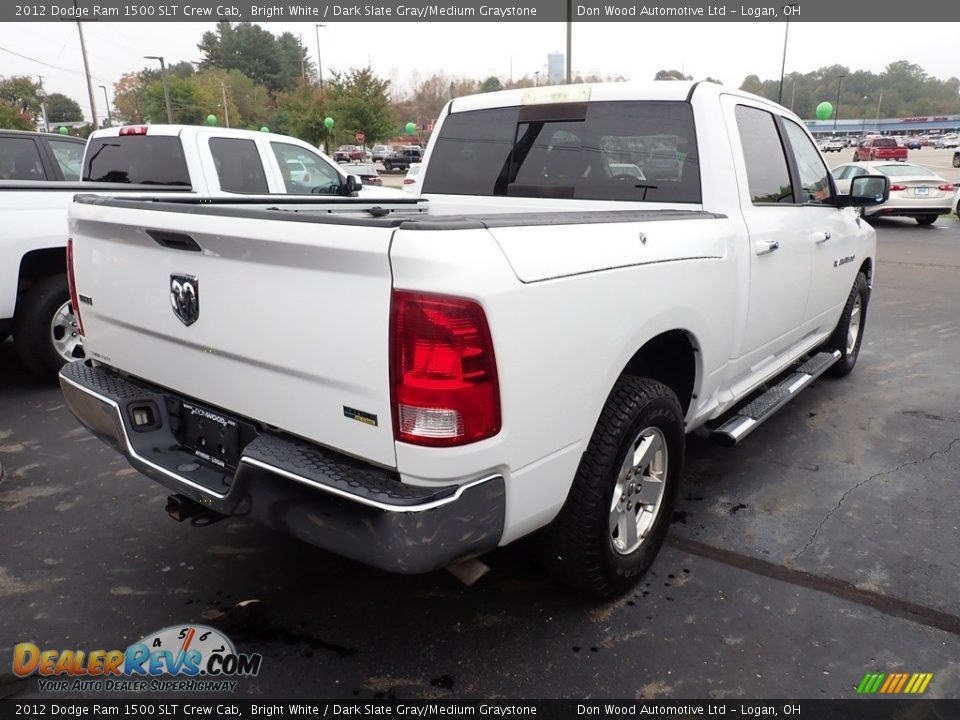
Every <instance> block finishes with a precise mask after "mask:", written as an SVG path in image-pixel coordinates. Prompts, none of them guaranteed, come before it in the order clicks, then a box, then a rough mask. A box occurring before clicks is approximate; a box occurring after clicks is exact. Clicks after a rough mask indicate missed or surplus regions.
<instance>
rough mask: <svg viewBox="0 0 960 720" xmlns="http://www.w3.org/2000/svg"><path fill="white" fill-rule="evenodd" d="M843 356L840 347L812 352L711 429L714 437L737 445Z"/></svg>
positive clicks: (718, 440) (722, 443)
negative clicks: (727, 418) (771, 385)
mask: <svg viewBox="0 0 960 720" xmlns="http://www.w3.org/2000/svg"><path fill="white" fill-rule="evenodd" d="M839 359H840V351H839V350H834V351H833V352H822V353H817V354H816V355H814V356H812V357H811V358H810V359H809V360H807V361H806V362H804V363H803V365H801V366H800V367H798V368H797V369H796V370H794V371H793V372H792V373H790V375H788V376H787V377H786V378H784V379H783V380H781V381H780V382H779V383H777V384H776V385H774V386H773V387H771V388H770V389H769V390H767V391H766V392H765V393H763V395H761V396H760V397H758V398H756V399H755V400H752V401H751V402H749V403H747V404H746V405H744V406H743V407H742V408H739V409H738V410H737V411H736V412H735V414H734V415H733V417H731V418H730V419H729V420H727V421H725V422H724V423H723V425H721V426H719V427H718V428H716V429H715V430H713V432H711V433H710V438H711V439H712V440H715V441H716V442H718V443H720V444H721V445H725V446H727V447H732V446H734V445H736V444H737V443H738V442H740V441H741V440H743V438H745V437H746V436H747V435H749V434H750V433H752V432H753V431H754V430H756V429H757V427H758V426H759V425H760V424H761V423H763V421H764V420H768V419H769V418H770V417H771V416H772V415H773V414H774V413H775V412H777V410H779V409H780V408H782V407H783V406H784V405H786V404H787V403H788V402H790V401H791V400H793V398H795V397H796V396H797V394H798V393H799V392H800V391H801V390H803V389H804V388H805V387H807V386H808V385H809V384H810V383H812V382H813V381H814V380H816V379H817V378H818V377H820V376H821V375H823V373H824V372H826V370H827V368H829V367H830V366H831V365H833V364H834V363H835V362H836V361H837V360H839Z"/></svg>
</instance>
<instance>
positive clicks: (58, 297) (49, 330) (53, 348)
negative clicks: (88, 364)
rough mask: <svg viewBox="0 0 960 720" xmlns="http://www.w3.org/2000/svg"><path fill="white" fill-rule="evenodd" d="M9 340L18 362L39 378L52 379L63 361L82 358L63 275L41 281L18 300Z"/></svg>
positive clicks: (65, 279)
mask: <svg viewBox="0 0 960 720" xmlns="http://www.w3.org/2000/svg"><path fill="white" fill-rule="evenodd" d="M13 337H14V341H15V342H14V347H15V349H16V351H17V354H18V355H19V356H20V360H21V361H22V362H23V364H24V365H26V366H27V367H28V368H30V369H31V370H33V371H34V372H35V373H37V374H38V375H41V376H43V377H55V376H56V374H57V373H58V372H59V371H60V368H61V367H62V366H63V364H64V363H65V362H68V361H70V360H78V359H81V358H83V357H84V353H83V344H82V340H81V338H80V332H79V328H78V323H77V318H76V316H75V315H74V313H73V306H72V305H71V304H70V292H69V290H68V289H67V278H66V276H65V275H51V276H50V277H47V278H44V279H43V280H41V281H39V282H38V283H37V284H36V285H35V286H34V287H33V288H31V289H30V290H28V291H27V293H26V294H25V295H24V296H23V297H21V298H20V300H19V301H18V303H17V315H16V317H15V318H14V319H13Z"/></svg>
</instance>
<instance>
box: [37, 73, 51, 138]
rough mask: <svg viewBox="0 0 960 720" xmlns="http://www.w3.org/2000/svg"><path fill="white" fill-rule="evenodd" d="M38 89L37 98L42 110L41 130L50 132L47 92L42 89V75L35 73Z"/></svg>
mask: <svg viewBox="0 0 960 720" xmlns="http://www.w3.org/2000/svg"><path fill="white" fill-rule="evenodd" d="M37 80H38V81H39V83H38V84H39V85H40V89H39V90H37V98H38V99H39V100H40V110H41V111H42V112H43V131H44V132H50V121H49V120H47V92H46V91H45V90H44V89H43V75H37Z"/></svg>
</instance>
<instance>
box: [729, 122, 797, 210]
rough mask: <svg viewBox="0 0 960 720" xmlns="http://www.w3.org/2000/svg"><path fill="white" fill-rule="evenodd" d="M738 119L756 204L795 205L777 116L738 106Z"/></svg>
mask: <svg viewBox="0 0 960 720" xmlns="http://www.w3.org/2000/svg"><path fill="white" fill-rule="evenodd" d="M736 116H737V129H738V130H739V131H740V143H741V144H742V145H743V159H744V162H745V163H746V166H747V185H748V186H749V188H750V199H751V200H752V202H753V204H754V205H767V204H776V203H792V202H793V201H794V200H793V185H792V184H791V182H790V171H789V170H788V168H787V158H786V155H785V154H784V150H783V144H782V143H781V142H780V133H779V132H778V130H777V124H776V121H775V120H774V118H773V115H772V114H771V113H768V112H767V111H765V110H759V109H757V108H753V107H748V106H746V105H737V109H736Z"/></svg>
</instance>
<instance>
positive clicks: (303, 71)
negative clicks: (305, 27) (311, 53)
mask: <svg viewBox="0 0 960 720" xmlns="http://www.w3.org/2000/svg"><path fill="white" fill-rule="evenodd" d="M297 38H299V39H298V40H297V45H298V46H299V47H300V79H301V80H306V79H307V65H306V62H305V61H304V58H303V33H300V34H299V35H297Z"/></svg>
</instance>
